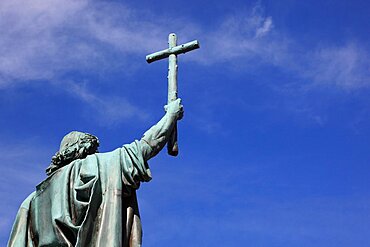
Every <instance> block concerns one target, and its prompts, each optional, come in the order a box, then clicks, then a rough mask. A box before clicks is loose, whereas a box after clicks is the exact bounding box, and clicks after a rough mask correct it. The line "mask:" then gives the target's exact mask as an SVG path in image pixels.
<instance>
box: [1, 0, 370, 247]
mask: <svg viewBox="0 0 370 247" xmlns="http://www.w3.org/2000/svg"><path fill="white" fill-rule="evenodd" d="M369 11H370V3H369V2H368V1H293V0H282V1H246V0H245V1H217V2H214V1H200V2H199V1H192V0H190V1H176V2H173V1H147V0H146V1H145V0H144V1H135V2H134V1H132V2H125V1H108V0H107V1H91V0H73V1H72V0H49V1H43V0H33V1H27V0H2V1H1V2H0V29H1V36H0V116H1V117H0V137H1V138H0V173H1V174H2V176H1V177H0V197H1V198H2V200H1V202H0V245H1V246H4V245H5V243H6V242H7V239H8V235H9V232H10V229H11V225H12V223H13V220H14V217H15V214H16V211H17V209H18V207H19V205H20V203H21V202H22V200H23V199H24V198H25V197H26V196H27V195H28V194H29V193H31V192H32V191H33V190H34V189H35V186H36V184H38V183H39V182H40V181H42V180H43V179H44V178H45V173H44V170H45V168H46V167H47V166H48V164H49V162H50V159H51V156H52V155H53V154H54V153H55V152H56V151H57V149H58V147H59V142H60V140H61V138H62V137H63V136H64V135H65V134H66V133H68V132H69V131H71V130H80V131H86V132H89V133H93V134H95V135H97V136H98V137H99V139H100V142H101V148H100V151H102V152H104V151H110V150H113V149H115V148H116V147H119V146H121V145H123V144H125V143H129V142H131V141H133V140H134V139H138V138H140V137H141V135H142V134H143V133H144V132H145V130H146V129H148V128H149V127H150V126H151V125H152V124H155V123H156V121H157V120H159V119H160V117H161V116H162V115H163V105H164V104H165V103H166V96H167V88H166V87H167V81H166V76H167V62H166V61H165V60H163V61H158V62H155V63H153V64H150V65H148V64H147V63H146V61H145V56H146V55H147V54H149V53H152V52H155V51H158V50H161V49H163V48H165V47H166V46H167V35H168V34H169V33H171V32H176V33H177V34H178V39H179V42H180V43H183V42H188V41H191V40H194V39H198V40H199V41H200V43H201V49H199V50H196V51H193V52H191V53H189V54H186V55H182V56H180V57H179V95H180V97H181V98H182V99H183V104H184V108H185V116H184V119H183V120H182V121H181V122H180V123H179V145H180V155H179V156H178V157H176V158H173V157H170V156H168V155H167V154H166V152H163V153H161V154H160V155H158V156H157V157H155V158H154V159H153V160H151V162H150V165H151V169H152V173H153V177H154V178H153V180H152V181H151V182H150V183H147V184H142V186H141V188H140V190H139V192H138V196H139V205H140V210H141V216H142V222H143V228H144V237H143V241H144V246H147V247H150V246H178V247H181V246H250V247H277V246H284V247H290V246H291V247H295V246H300V247H304V246H316V247H321V246H322V247H328V246H335V247H341V246H343V247H347V246H356V247H367V246H369V243H370V235H369V233H368V232H369V229H370V191H369V189H368V188H369V186H370V180H369V179H368V177H369V174H370V168H369V162H370V152H369V138H370V128H369V126H370V97H369V93H370V56H369V55H370V46H369V40H370V39H369V38H370V37H369V36H370V34H369V30H370V22H369V21H368V17H369Z"/></svg>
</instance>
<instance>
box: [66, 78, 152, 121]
mask: <svg viewBox="0 0 370 247" xmlns="http://www.w3.org/2000/svg"><path fill="white" fill-rule="evenodd" d="M66 89H67V91H68V93H70V94H71V95H72V96H73V97H77V98H78V99H80V100H82V101H83V102H85V103H87V104H88V105H89V106H90V108H91V109H93V110H94V112H93V113H94V114H91V115H93V116H94V119H99V120H98V121H99V122H100V123H102V124H104V125H107V126H112V125H115V124H118V123H120V122H122V121H124V120H127V119H130V118H132V117H138V118H139V119H142V120H144V119H147V118H148V116H149V115H148V113H146V112H144V111H143V110H141V109H140V108H138V107H136V106H135V105H133V104H131V103H130V102H129V101H128V100H126V99H124V98H122V97H112V96H110V97H106V96H101V95H99V96H97V95H95V94H94V93H93V92H92V91H91V90H89V89H88V86H87V85H86V83H75V82H73V83H72V82H70V83H69V85H68V87H66ZM95 113H96V114H95Z"/></svg>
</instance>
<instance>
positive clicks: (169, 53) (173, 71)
mask: <svg viewBox="0 0 370 247" xmlns="http://www.w3.org/2000/svg"><path fill="white" fill-rule="evenodd" d="M198 48H199V42H198V41H197V40H194V41H191V42H189V43H186V44H183V45H177V37H176V34H174V33H171V34H170V35H168V49H166V50H162V51H158V52H155V53H153V54H150V55H148V56H146V61H147V62H148V63H151V62H154V61H157V60H160V59H163V58H167V57H168V77H167V78H168V103H170V102H172V101H174V100H176V99H177V92H178V91H177V55H179V54H181V53H186V52H188V51H192V50H195V49H198ZM167 150H168V154H170V155H172V156H176V155H177V154H178V153H179V147H178V143H177V124H176V125H175V127H174V129H173V132H172V133H171V135H170V138H169V140H168V143H167Z"/></svg>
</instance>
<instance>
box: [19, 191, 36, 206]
mask: <svg viewBox="0 0 370 247" xmlns="http://www.w3.org/2000/svg"><path fill="white" fill-rule="evenodd" d="M35 195H36V191H34V192H32V193H31V194H30V195H29V196H28V197H27V198H26V199H25V200H24V201H23V202H22V204H21V206H20V207H21V208H24V209H29V207H30V203H31V201H32V199H33V198H34V197H35Z"/></svg>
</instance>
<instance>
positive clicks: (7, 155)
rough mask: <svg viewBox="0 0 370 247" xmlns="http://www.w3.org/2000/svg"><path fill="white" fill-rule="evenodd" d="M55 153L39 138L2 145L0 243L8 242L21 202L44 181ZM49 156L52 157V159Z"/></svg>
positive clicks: (0, 167)
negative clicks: (52, 155) (42, 143)
mask: <svg viewBox="0 0 370 247" xmlns="http://www.w3.org/2000/svg"><path fill="white" fill-rule="evenodd" d="M53 151H54V150H49V148H47V147H45V146H43V145H40V144H39V141H38V138H33V139H29V140H22V141H20V142H12V141H8V142H6V141H5V140H2V141H1V142H0V164H1V165H0V174H1V176H0V197H1V198H6V200H1V201H0V242H6V240H7V239H8V236H9V231H10V229H11V225H12V224H13V220H14V218H15V215H16V212H17V210H18V207H19V205H20V203H21V202H22V201H23V200H24V199H25V198H26V197H27V193H31V192H32V191H34V190H35V186H36V185H37V184H38V183H39V182H41V181H42V180H43V179H44V178H45V173H44V170H45V168H46V167H47V165H48V164H49V161H50V159H51V154H53ZM49 156H50V157H49Z"/></svg>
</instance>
